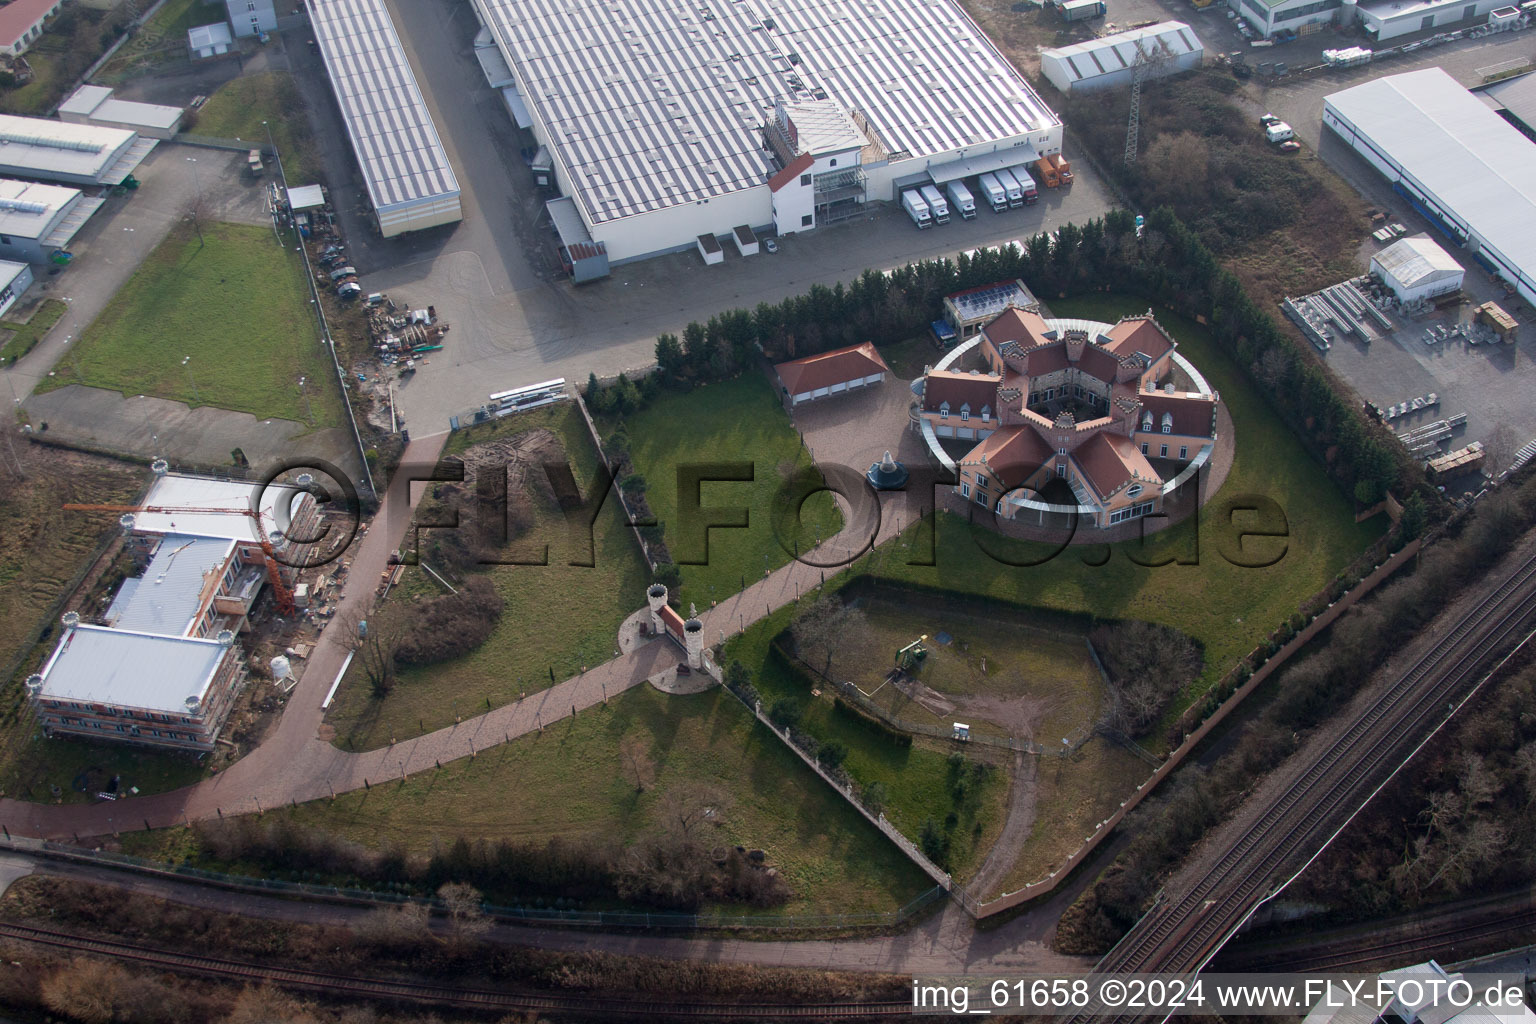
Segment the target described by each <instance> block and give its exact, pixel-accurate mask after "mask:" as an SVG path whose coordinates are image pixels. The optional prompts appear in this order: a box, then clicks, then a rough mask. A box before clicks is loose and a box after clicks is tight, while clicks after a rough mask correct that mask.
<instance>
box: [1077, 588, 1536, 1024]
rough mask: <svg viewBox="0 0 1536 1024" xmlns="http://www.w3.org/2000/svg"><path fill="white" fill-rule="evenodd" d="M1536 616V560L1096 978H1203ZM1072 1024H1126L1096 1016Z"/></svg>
mask: <svg viewBox="0 0 1536 1024" xmlns="http://www.w3.org/2000/svg"><path fill="white" fill-rule="evenodd" d="M1533 613H1536V557H1532V558H1529V559H1527V560H1526V561H1525V562H1523V563H1522V564H1521V565H1520V566H1519V567H1518V568H1517V569H1516V570H1515V571H1514V572H1513V573H1512V574H1511V575H1510V576H1509V578H1508V579H1507V580H1505V581H1504V582H1503V583H1502V584H1500V585H1499V586H1497V587H1495V588H1494V589H1493V590H1491V591H1490V592H1488V593H1486V594H1484V595H1483V597H1482V598H1481V599H1480V600H1478V601H1476V603H1475V604H1473V605H1471V606H1470V607H1468V608H1467V609H1466V610H1465V611H1464V612H1462V614H1461V617H1460V618H1459V619H1458V620H1457V622H1456V625H1455V626H1454V627H1453V628H1452V630H1451V633H1450V634H1449V635H1448V636H1447V637H1446V638H1445V639H1444V640H1443V641H1442V642H1440V643H1439V644H1437V645H1436V646H1435V647H1434V648H1433V649H1431V650H1430V651H1429V652H1427V653H1426V654H1424V655H1423V656H1422V657H1421V658H1419V659H1418V660H1417V661H1416V662H1415V663H1414V664H1413V665H1412V666H1410V667H1409V668H1408V670H1407V671H1405V672H1404V673H1403V675H1402V676H1401V677H1400V678H1399V679H1398V680H1397V682H1396V683H1395V684H1394V685H1393V686H1392V687H1391V688H1390V689H1389V691H1388V692H1387V694H1386V695H1385V696H1384V697H1383V699H1382V700H1380V701H1379V702H1377V703H1376V704H1374V705H1373V706H1371V707H1370V708H1369V709H1367V710H1366V712H1365V713H1364V714H1362V715H1361V716H1360V717H1359V718H1357V719H1356V720H1355V721H1354V723H1352V724H1351V726H1350V727H1349V729H1348V730H1347V731H1346V733H1345V734H1344V735H1343V736H1342V737H1341V738H1340V739H1339V741H1338V742H1337V743H1335V744H1334V746H1333V747H1331V748H1330V749H1329V750H1328V751H1327V752H1326V753H1325V754H1324V755H1323V756H1322V757H1320V758H1318V760H1317V761H1316V762H1314V763H1313V764H1312V765H1311V766H1310V767H1309V768H1308V769H1307V771H1306V772H1305V773H1304V774H1303V776H1302V777H1301V778H1300V779H1298V780H1297V781H1296V782H1295V783H1294V784H1293V785H1292V786H1290V787H1289V788H1288V789H1287V790H1286V791H1285V792H1284V793H1283V794H1281V795H1280V796H1279V798H1278V799H1276V800H1275V801H1274V802H1273V804H1272V805H1271V806H1270V807H1269V808H1267V809H1266V810H1265V811H1264V813H1263V814H1261V815H1259V816H1258V820H1257V822H1256V824H1254V825H1253V827H1252V828H1250V829H1249V830H1248V831H1247V832H1245V833H1244V834H1243V835H1242V836H1241V837H1240V838H1239V839H1238V840H1237V842H1236V843H1234V844H1233V845H1232V846H1231V847H1229V848H1228V849H1227V850H1226V851H1225V852H1224V853H1223V854H1222V855H1221V856H1220V858H1219V859H1218V860H1217V861H1216V863H1215V864H1214V865H1213V866H1212V867H1211V868H1210V869H1209V870H1208V871H1207V872H1206V873H1205V875H1203V876H1202V877H1201V878H1200V880H1199V881H1197V882H1196V883H1195V884H1194V885H1193V886H1192V887H1190V889H1189V890H1188V891H1187V892H1186V893H1184V894H1183V895H1182V896H1181V897H1178V898H1177V899H1176V900H1175V901H1173V902H1170V903H1160V904H1159V905H1156V906H1154V907H1153V909H1152V910H1150V911H1148V912H1147V914H1146V915H1145V916H1144V917H1143V918H1142V920H1141V921H1139V922H1138V923H1137V924H1136V926H1135V927H1134V928H1133V929H1132V930H1131V931H1130V932H1129V933H1128V934H1127V935H1126V936H1125V937H1124V938H1123V939H1122V940H1121V941H1120V943H1119V944H1118V945H1116V946H1115V948H1114V949H1112V950H1110V952H1109V953H1108V954H1107V955H1106V956H1105V957H1104V959H1103V960H1101V961H1100V963H1099V965H1098V967H1097V968H1096V970H1097V971H1098V972H1099V973H1126V972H1138V971H1141V972H1151V971H1158V972H1171V973H1185V972H1191V971H1195V970H1198V969H1199V968H1200V967H1201V966H1202V965H1203V963H1204V960H1205V958H1206V957H1208V955H1209V954H1210V953H1211V952H1212V951H1213V950H1214V949H1216V948H1217V947H1218V946H1219V944H1220V942H1221V941H1222V940H1223V939H1224V938H1226V937H1227V936H1228V935H1229V934H1230V932H1231V931H1232V930H1233V929H1235V928H1236V927H1237V925H1238V924H1240V923H1241V921H1242V920H1243V919H1244V918H1245V917H1246V915H1247V914H1248V912H1249V910H1250V909H1251V908H1252V906H1254V905H1255V904H1256V903H1257V902H1258V900H1259V898H1260V897H1261V896H1262V895H1263V893H1264V891H1265V890H1266V889H1267V888H1268V887H1269V886H1270V885H1271V884H1272V881H1273V879H1274V876H1275V874H1276V872H1277V871H1278V870H1279V868H1280V867H1281V866H1282V865H1283V864H1284V862H1285V861H1286V860H1288V859H1290V858H1291V857H1292V856H1293V855H1294V854H1295V853H1296V852H1297V851H1298V849H1300V848H1302V847H1303V845H1304V844H1305V843H1306V841H1307V840H1308V839H1309V838H1310V837H1312V836H1313V834H1314V833H1316V832H1318V831H1319V830H1321V829H1322V828H1324V827H1326V826H1327V825H1328V823H1329V822H1330V821H1332V820H1334V819H1335V816H1336V814H1337V813H1338V812H1339V811H1341V810H1342V809H1344V807H1345V806H1346V805H1347V804H1348V803H1349V802H1350V801H1351V799H1352V798H1358V797H1359V796H1360V795H1361V793H1360V790H1361V788H1362V787H1363V786H1364V785H1365V784H1366V783H1368V781H1369V780H1371V779H1373V778H1375V777H1377V776H1378V774H1379V773H1380V772H1381V770H1382V769H1383V768H1384V767H1385V766H1386V764H1387V762H1388V761H1389V759H1390V758H1391V757H1392V756H1393V755H1394V753H1395V752H1397V751H1399V750H1400V749H1401V747H1402V746H1403V744H1404V742H1405V741H1406V738H1408V737H1413V736H1418V735H1421V734H1424V733H1427V731H1428V730H1429V728H1430V727H1431V725H1433V724H1434V723H1435V722H1436V720H1437V719H1441V720H1443V718H1444V717H1445V715H1446V712H1447V705H1448V703H1453V702H1452V701H1451V700H1450V698H1452V697H1453V696H1455V695H1456V694H1458V693H1459V692H1460V691H1461V690H1462V688H1464V687H1466V686H1467V684H1468V683H1469V682H1470V681H1471V680H1472V679H1474V678H1475V677H1476V675H1477V673H1478V671H1479V668H1480V660H1479V658H1478V657H1477V655H1478V654H1479V652H1482V651H1485V650H1488V649H1493V648H1497V647H1498V646H1500V645H1501V644H1503V643H1505V642H1507V641H1509V640H1511V639H1513V638H1515V637H1517V636H1518V635H1519V634H1520V631H1521V630H1522V629H1523V627H1524V626H1525V623H1526V622H1527V620H1528V619H1529V618H1530V617H1531V616H1532V614H1533ZM1073 1019H1074V1020H1082V1021H1087V1020H1103V1019H1115V1020H1129V1019H1132V1018H1129V1017H1121V1016H1118V1015H1115V1014H1112V1013H1093V1012H1089V1013H1086V1014H1084V1015H1080V1016H1079V1017H1076V1018H1073Z"/></svg>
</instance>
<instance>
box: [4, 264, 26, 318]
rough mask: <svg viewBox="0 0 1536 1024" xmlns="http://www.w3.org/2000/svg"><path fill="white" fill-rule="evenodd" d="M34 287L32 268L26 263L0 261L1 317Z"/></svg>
mask: <svg viewBox="0 0 1536 1024" xmlns="http://www.w3.org/2000/svg"><path fill="white" fill-rule="evenodd" d="M30 287H32V268H31V266H29V265H28V264H25V263H12V262H11V261H10V260H0V316H4V315H5V314H6V311H7V310H9V309H10V308H11V307H12V306H14V305H16V300H17V299H19V298H21V297H22V295H24V294H25V293H26V290H27V289H28V288H30Z"/></svg>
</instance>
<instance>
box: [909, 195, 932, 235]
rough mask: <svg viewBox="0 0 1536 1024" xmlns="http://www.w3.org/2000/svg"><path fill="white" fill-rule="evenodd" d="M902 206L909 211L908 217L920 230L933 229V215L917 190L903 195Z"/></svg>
mask: <svg viewBox="0 0 1536 1024" xmlns="http://www.w3.org/2000/svg"><path fill="white" fill-rule="evenodd" d="M901 205H902V208H903V209H905V210H906V211H907V216H908V217H911V218H912V223H913V224H916V225H917V226H918V227H919V228H930V227H933V214H932V212H930V211H929V209H928V204H927V203H925V202H923V197H922V196H921V195H920V194H919V193H918V191H917V190H916V189H911V190H909V191H906V192H903V193H902V194H901Z"/></svg>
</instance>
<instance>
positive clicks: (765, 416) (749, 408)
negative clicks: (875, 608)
mask: <svg viewBox="0 0 1536 1024" xmlns="http://www.w3.org/2000/svg"><path fill="white" fill-rule="evenodd" d="M624 427H625V429H626V431H627V432H628V434H629V439H630V454H631V457H632V458H633V460H634V464H635V468H636V470H637V471H638V472H639V473H640V474H641V475H642V476H644V477H645V479H646V481H647V483H648V484H649V489H648V490H647V491H646V499H647V500H648V501H649V502H650V506H651V510H652V512H654V513H655V515H656V517H657V519H659V520H660V522H661V524H662V527H663V531H664V534H665V537H666V542H667V547H668V548H669V549H670V551H671V554H672V559H673V561H675V562H677V563H678V565H679V566H680V567H681V568H682V573H683V586H682V590H681V593H679V594H677V595H674V596H676V597H677V598H678V599H679V600H681V602H682V604H683V606H684V607H685V608H686V607H687V605H688V604H689V603H690V602H695V603H697V604H698V606H699V607H700V608H705V607H708V605H709V601H710V600H711V598H713V599H714V600H717V601H718V600H723V599H724V598H726V597H728V596H729V595H731V594H734V593H736V592H737V591H739V590H741V589H742V583H743V581H745V582H747V583H751V582H752V581H753V580H755V579H761V578H762V575H763V570H764V568H765V567H766V568H767V569H777V568H778V567H779V566H781V565H783V564H785V563H786V562H788V561H789V560H790V558H791V557H793V552H794V551H795V550H796V545H797V544H798V545H799V550H805V549H806V548H807V547H813V546H814V545H815V543H816V538H817V537H820V538H821V539H822V540H825V539H826V538H828V537H830V536H832V535H833V534H835V533H836V532H837V531H838V530H839V529H840V528H841V526H842V516H841V515H840V514H839V513H838V511H837V508H836V506H835V504H834V503H833V501H832V496H831V494H830V493H826V492H822V493H818V494H816V495H813V496H812V497H811V498H810V499H809V500H807V501H806V502H805V504H804V505H803V506H802V508H801V509H800V512H801V514H800V519H799V523H798V531H796V529H795V528H793V527H790V526H786V525H783V523H787V522H789V520H787V519H785V520H784V521H783V522H782V523H781V525H780V528H779V529H778V530H776V529H775V523H774V518H775V517H774V511H773V510H774V508H775V496H776V494H777V493H778V492H779V491H780V487H781V482H782V481H783V480H784V479H785V478H787V477H791V476H794V475H795V474H796V473H799V472H803V471H805V470H806V469H808V467H809V466H810V456H809V454H808V453H807V452H806V451H805V446H804V445H803V444H802V443H801V441H800V438H799V435H797V434H796V433H795V430H794V428H793V427H792V426H791V425H790V422H789V417H788V415H787V414H785V412H784V409H783V406H781V405H780V404H779V403H778V401H777V400H776V399H775V398H774V395H773V389H772V388H771V387H770V386H769V384H768V381H767V380H766V379H764V377H763V376H762V375H761V374H759V373H756V372H749V373H744V374H742V375H741V376H740V377H737V378H735V379H734V380H728V381H724V382H722V383H719V384H711V385H709V386H707V387H702V388H697V389H695V390H693V391H691V392H689V393H687V394H678V393H676V392H662V394H661V395H660V397H658V398H657V399H656V400H655V401H653V402H652V403H651V404H650V406H649V407H647V408H646V409H644V410H643V411H641V412H639V413H637V414H635V415H634V416H631V417H629V418H628V420H626V421H625V423H624ZM611 428H612V425H611V424H610V425H609V426H608V427H606V428H605V431H606V430H608V429H611ZM710 463H748V464H750V466H751V473H752V479H751V480H750V481H748V480H739V481H738V480H727V481H708V482H704V483H702V484H700V485H698V501H699V504H700V505H701V506H702V507H703V509H704V512H703V513H700V514H695V515H690V516H688V520H689V524H690V527H689V528H685V527H684V525H683V518H684V517H682V516H680V515H679V513H678V498H679V481H678V474H679V471H680V470H683V469H684V467H700V466H704V465H707V464H710ZM702 475H703V476H706V477H707V476H720V475H723V474H721V473H711V472H708V471H704V472H702ZM684 486H686V484H685V485H684ZM710 517H715V518H716V519H717V520H718V521H726V520H728V519H731V518H732V517H734V518H735V521H736V522H738V523H742V522H745V524H746V525H745V528H721V527H715V528H712V529H710V530H709V531H708V546H707V555H706V545H705V540H704V538H705V530H704V526H703V524H704V523H705V522H706V521H708V519H709V518H710ZM780 534H782V539H781V537H780ZM706 561H707V564H697V563H706Z"/></svg>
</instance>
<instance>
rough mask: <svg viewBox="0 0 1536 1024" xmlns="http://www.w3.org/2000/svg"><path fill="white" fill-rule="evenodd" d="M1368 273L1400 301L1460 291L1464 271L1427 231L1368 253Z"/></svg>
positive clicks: (1410, 300)
mask: <svg viewBox="0 0 1536 1024" xmlns="http://www.w3.org/2000/svg"><path fill="white" fill-rule="evenodd" d="M1371 273H1372V274H1375V275H1376V276H1377V277H1379V278H1381V281H1382V283H1383V284H1385V285H1386V286H1387V287H1388V288H1390V289H1391V290H1392V294H1394V295H1396V296H1397V298H1398V301H1399V302H1403V303H1409V302H1421V301H1423V300H1424V299H1433V298H1437V297H1439V296H1441V295H1449V294H1450V293H1452V292H1459V291H1461V281H1462V278H1463V277H1464V276H1465V275H1466V271H1465V270H1463V269H1462V266H1461V264H1460V263H1457V262H1456V258H1455V257H1454V256H1452V255H1451V254H1450V253H1448V252H1446V251H1445V250H1444V249H1442V248H1440V247H1439V246H1438V245H1436V244H1435V240H1434V239H1432V238H1430V237H1429V236H1428V235H1414V236H1412V237H1411V238H1400V239H1398V240H1397V241H1396V242H1393V243H1392V244H1391V245H1389V246H1387V247H1386V248H1385V249H1383V250H1381V252H1379V253H1377V254H1376V255H1375V256H1372V257H1371Z"/></svg>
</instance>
